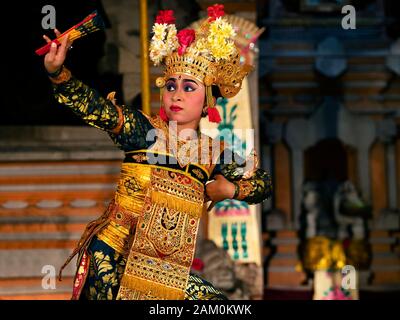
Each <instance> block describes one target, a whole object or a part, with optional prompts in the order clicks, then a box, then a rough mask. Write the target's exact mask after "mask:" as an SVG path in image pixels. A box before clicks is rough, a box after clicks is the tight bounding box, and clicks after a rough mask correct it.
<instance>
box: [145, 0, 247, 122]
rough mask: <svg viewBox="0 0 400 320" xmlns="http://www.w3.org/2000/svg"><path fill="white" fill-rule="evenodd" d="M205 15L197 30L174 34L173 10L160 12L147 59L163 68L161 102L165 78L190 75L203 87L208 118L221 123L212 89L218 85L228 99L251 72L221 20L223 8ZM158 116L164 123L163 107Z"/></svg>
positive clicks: (158, 82)
mask: <svg viewBox="0 0 400 320" xmlns="http://www.w3.org/2000/svg"><path fill="white" fill-rule="evenodd" d="M207 12H208V19H206V20H204V22H203V23H202V24H201V25H200V26H199V27H198V28H197V29H196V30H194V29H183V30H180V31H179V32H177V30H176V27H175V24H174V23H175V18H174V16H173V11H172V10H164V11H160V12H159V14H158V16H157V18H156V23H155V24H154V26H153V32H154V35H153V37H152V39H151V43H150V59H151V60H152V61H153V62H154V65H155V66H157V65H160V64H162V65H163V66H164V68H165V70H164V76H163V77H159V78H157V80H156V85H157V87H159V88H160V99H162V93H163V89H164V86H165V82H166V79H168V78H169V77H170V76H171V75H173V74H187V75H190V76H192V77H194V78H195V79H197V80H199V81H200V82H202V83H203V84H204V85H205V87H206V99H207V105H208V119H209V120H210V121H211V122H220V121H221V118H220V116H219V113H218V111H217V109H216V108H215V103H214V99H213V96H212V86H213V85H214V86H217V87H218V88H219V90H220V93H221V95H222V96H223V97H224V98H231V97H233V96H235V95H236V94H237V93H238V92H239V90H240V88H241V85H242V81H243V78H244V77H245V76H246V75H247V74H248V73H249V72H250V71H251V70H252V66H250V65H248V64H242V63H241V62H240V53H239V50H238V48H237V47H236V45H235V43H234V40H233V39H234V37H235V36H236V33H235V31H234V29H233V27H232V25H231V24H230V23H229V22H228V21H227V20H226V19H225V18H223V16H224V7H223V5H218V4H216V5H213V6H211V7H208V9H207ZM160 116H161V117H162V118H163V120H167V117H166V114H165V110H164V109H163V108H162V107H161V108H160Z"/></svg>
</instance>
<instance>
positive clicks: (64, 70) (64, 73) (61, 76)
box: [49, 67, 71, 84]
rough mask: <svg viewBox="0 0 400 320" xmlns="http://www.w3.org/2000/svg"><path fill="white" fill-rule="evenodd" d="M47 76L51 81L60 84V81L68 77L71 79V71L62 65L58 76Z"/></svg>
mask: <svg viewBox="0 0 400 320" xmlns="http://www.w3.org/2000/svg"><path fill="white" fill-rule="evenodd" d="M49 78H50V80H51V82H53V83H54V84H60V83H63V82H66V81H68V80H69V79H71V72H70V71H69V70H68V69H67V68H65V67H62V68H61V71H60V73H59V74H58V76H56V77H54V78H52V77H49Z"/></svg>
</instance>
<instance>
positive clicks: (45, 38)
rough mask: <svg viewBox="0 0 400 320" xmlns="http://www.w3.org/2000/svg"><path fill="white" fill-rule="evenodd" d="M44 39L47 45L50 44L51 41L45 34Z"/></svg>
mask: <svg viewBox="0 0 400 320" xmlns="http://www.w3.org/2000/svg"><path fill="white" fill-rule="evenodd" d="M43 39H44V40H46V42H47V43H50V42H51V40H50V38H49V37H48V36H46V35H45V34H44V35H43Z"/></svg>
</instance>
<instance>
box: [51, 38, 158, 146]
mask: <svg viewBox="0 0 400 320" xmlns="http://www.w3.org/2000/svg"><path fill="white" fill-rule="evenodd" d="M55 32H56V35H57V36H58V35H59V32H58V31H55ZM44 38H45V39H46V41H47V42H51V40H50V39H49V38H48V37H46V36H44ZM70 45H71V42H69V41H68V38H67V37H64V38H63V39H62V40H61V45H60V46H59V47H57V46H52V47H51V48H50V51H49V53H47V54H46V56H45V59H44V65H45V68H46V70H47V73H48V74H49V78H50V80H51V81H52V83H53V92H54V96H55V98H56V99H57V101H58V102H59V103H61V104H63V105H65V106H67V107H69V108H70V109H71V110H72V111H73V112H74V113H75V114H76V115H78V116H79V117H80V118H81V119H83V120H84V121H85V122H86V123H87V124H89V125H91V126H93V127H96V128H99V129H102V130H105V131H107V132H108V133H109V134H110V136H111V138H112V139H113V140H114V142H116V143H117V144H118V145H119V146H120V147H121V148H122V149H123V150H129V149H135V148H141V147H146V142H145V136H146V133H147V131H148V130H149V129H151V128H152V126H151V125H150V123H149V121H148V119H147V118H146V117H145V115H144V114H142V112H141V111H139V110H138V109H135V108H133V107H132V108H129V107H126V106H119V105H117V104H116V103H115V102H114V101H113V99H112V98H110V99H104V98H103V97H102V96H101V95H100V94H99V93H98V92H97V91H96V90H94V89H92V88H90V87H88V86H87V85H85V84H84V83H82V82H81V81H80V80H78V79H76V78H74V77H73V76H72V75H71V73H70V72H69V70H68V69H67V68H65V67H64V66H63V64H64V61H65V58H66V55H67V51H68V47H69V46H70Z"/></svg>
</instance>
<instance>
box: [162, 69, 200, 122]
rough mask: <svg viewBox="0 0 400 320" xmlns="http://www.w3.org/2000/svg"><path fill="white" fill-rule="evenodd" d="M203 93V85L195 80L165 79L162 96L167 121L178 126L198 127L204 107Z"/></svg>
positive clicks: (185, 77)
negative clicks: (191, 124) (191, 125)
mask: <svg viewBox="0 0 400 320" xmlns="http://www.w3.org/2000/svg"><path fill="white" fill-rule="evenodd" d="M205 92H206V91H205V87H204V85H203V84H202V83H201V82H200V81H198V80H196V79H195V78H193V77H191V76H187V75H177V74H174V75H172V76H171V77H170V78H169V79H167V82H166V84H165V88H164V94H163V104H164V108H165V111H166V113H167V116H168V119H169V120H170V121H176V122H177V123H178V124H190V123H193V124H197V125H198V122H199V121H200V118H201V113H202V110H203V107H204V101H205ZM195 127H196V126H194V128H195Z"/></svg>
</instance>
